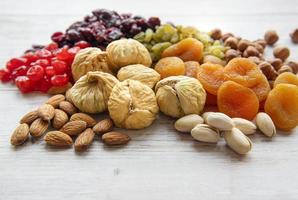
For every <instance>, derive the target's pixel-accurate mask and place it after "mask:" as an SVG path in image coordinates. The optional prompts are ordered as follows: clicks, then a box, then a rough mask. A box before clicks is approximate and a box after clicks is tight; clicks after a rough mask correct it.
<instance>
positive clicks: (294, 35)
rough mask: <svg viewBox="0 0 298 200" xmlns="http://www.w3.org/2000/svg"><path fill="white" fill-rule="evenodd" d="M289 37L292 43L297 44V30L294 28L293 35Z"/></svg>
mask: <svg viewBox="0 0 298 200" xmlns="http://www.w3.org/2000/svg"><path fill="white" fill-rule="evenodd" d="M290 37H291V39H292V42H294V43H296V44H297V43H298V28H296V29H295V30H294V31H293V33H291V34H290Z"/></svg>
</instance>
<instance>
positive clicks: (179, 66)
mask: <svg viewBox="0 0 298 200" xmlns="http://www.w3.org/2000/svg"><path fill="white" fill-rule="evenodd" d="M155 70H156V71H157V72H158V73H159V74H160V76H161V78H162V79H163V78H166V77H169V76H178V75H184V74H185V65H184V62H183V60H181V59H180V58H178V57H166V58H162V59H160V60H159V61H158V62H157V63H156V65H155Z"/></svg>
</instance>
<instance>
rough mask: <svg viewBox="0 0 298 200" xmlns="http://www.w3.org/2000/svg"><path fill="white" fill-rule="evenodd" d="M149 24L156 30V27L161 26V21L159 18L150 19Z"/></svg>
mask: <svg viewBox="0 0 298 200" xmlns="http://www.w3.org/2000/svg"><path fill="white" fill-rule="evenodd" d="M148 24H149V26H150V27H151V28H153V29H154V28H155V27H156V26H160V19H159V18H158V17H150V18H149V19H148Z"/></svg>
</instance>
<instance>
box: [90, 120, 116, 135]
mask: <svg viewBox="0 0 298 200" xmlns="http://www.w3.org/2000/svg"><path fill="white" fill-rule="evenodd" d="M112 129H113V121H112V120H111V119H104V120H101V121H99V122H98V123H97V124H96V125H95V126H94V127H93V131H94V132H95V133H96V134H103V133H107V132H109V131H111V130H112Z"/></svg>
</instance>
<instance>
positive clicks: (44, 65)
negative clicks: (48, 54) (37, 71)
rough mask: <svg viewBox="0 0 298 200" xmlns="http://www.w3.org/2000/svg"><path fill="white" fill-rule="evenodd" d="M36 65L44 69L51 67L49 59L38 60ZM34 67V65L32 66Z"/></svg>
mask: <svg viewBox="0 0 298 200" xmlns="http://www.w3.org/2000/svg"><path fill="white" fill-rule="evenodd" d="M33 64H34V65H40V66H42V67H46V66H49V65H50V62H49V61H48V60H47V59H38V60H37V61H36V62H34V63H33ZM32 66H33V65H32Z"/></svg>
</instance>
